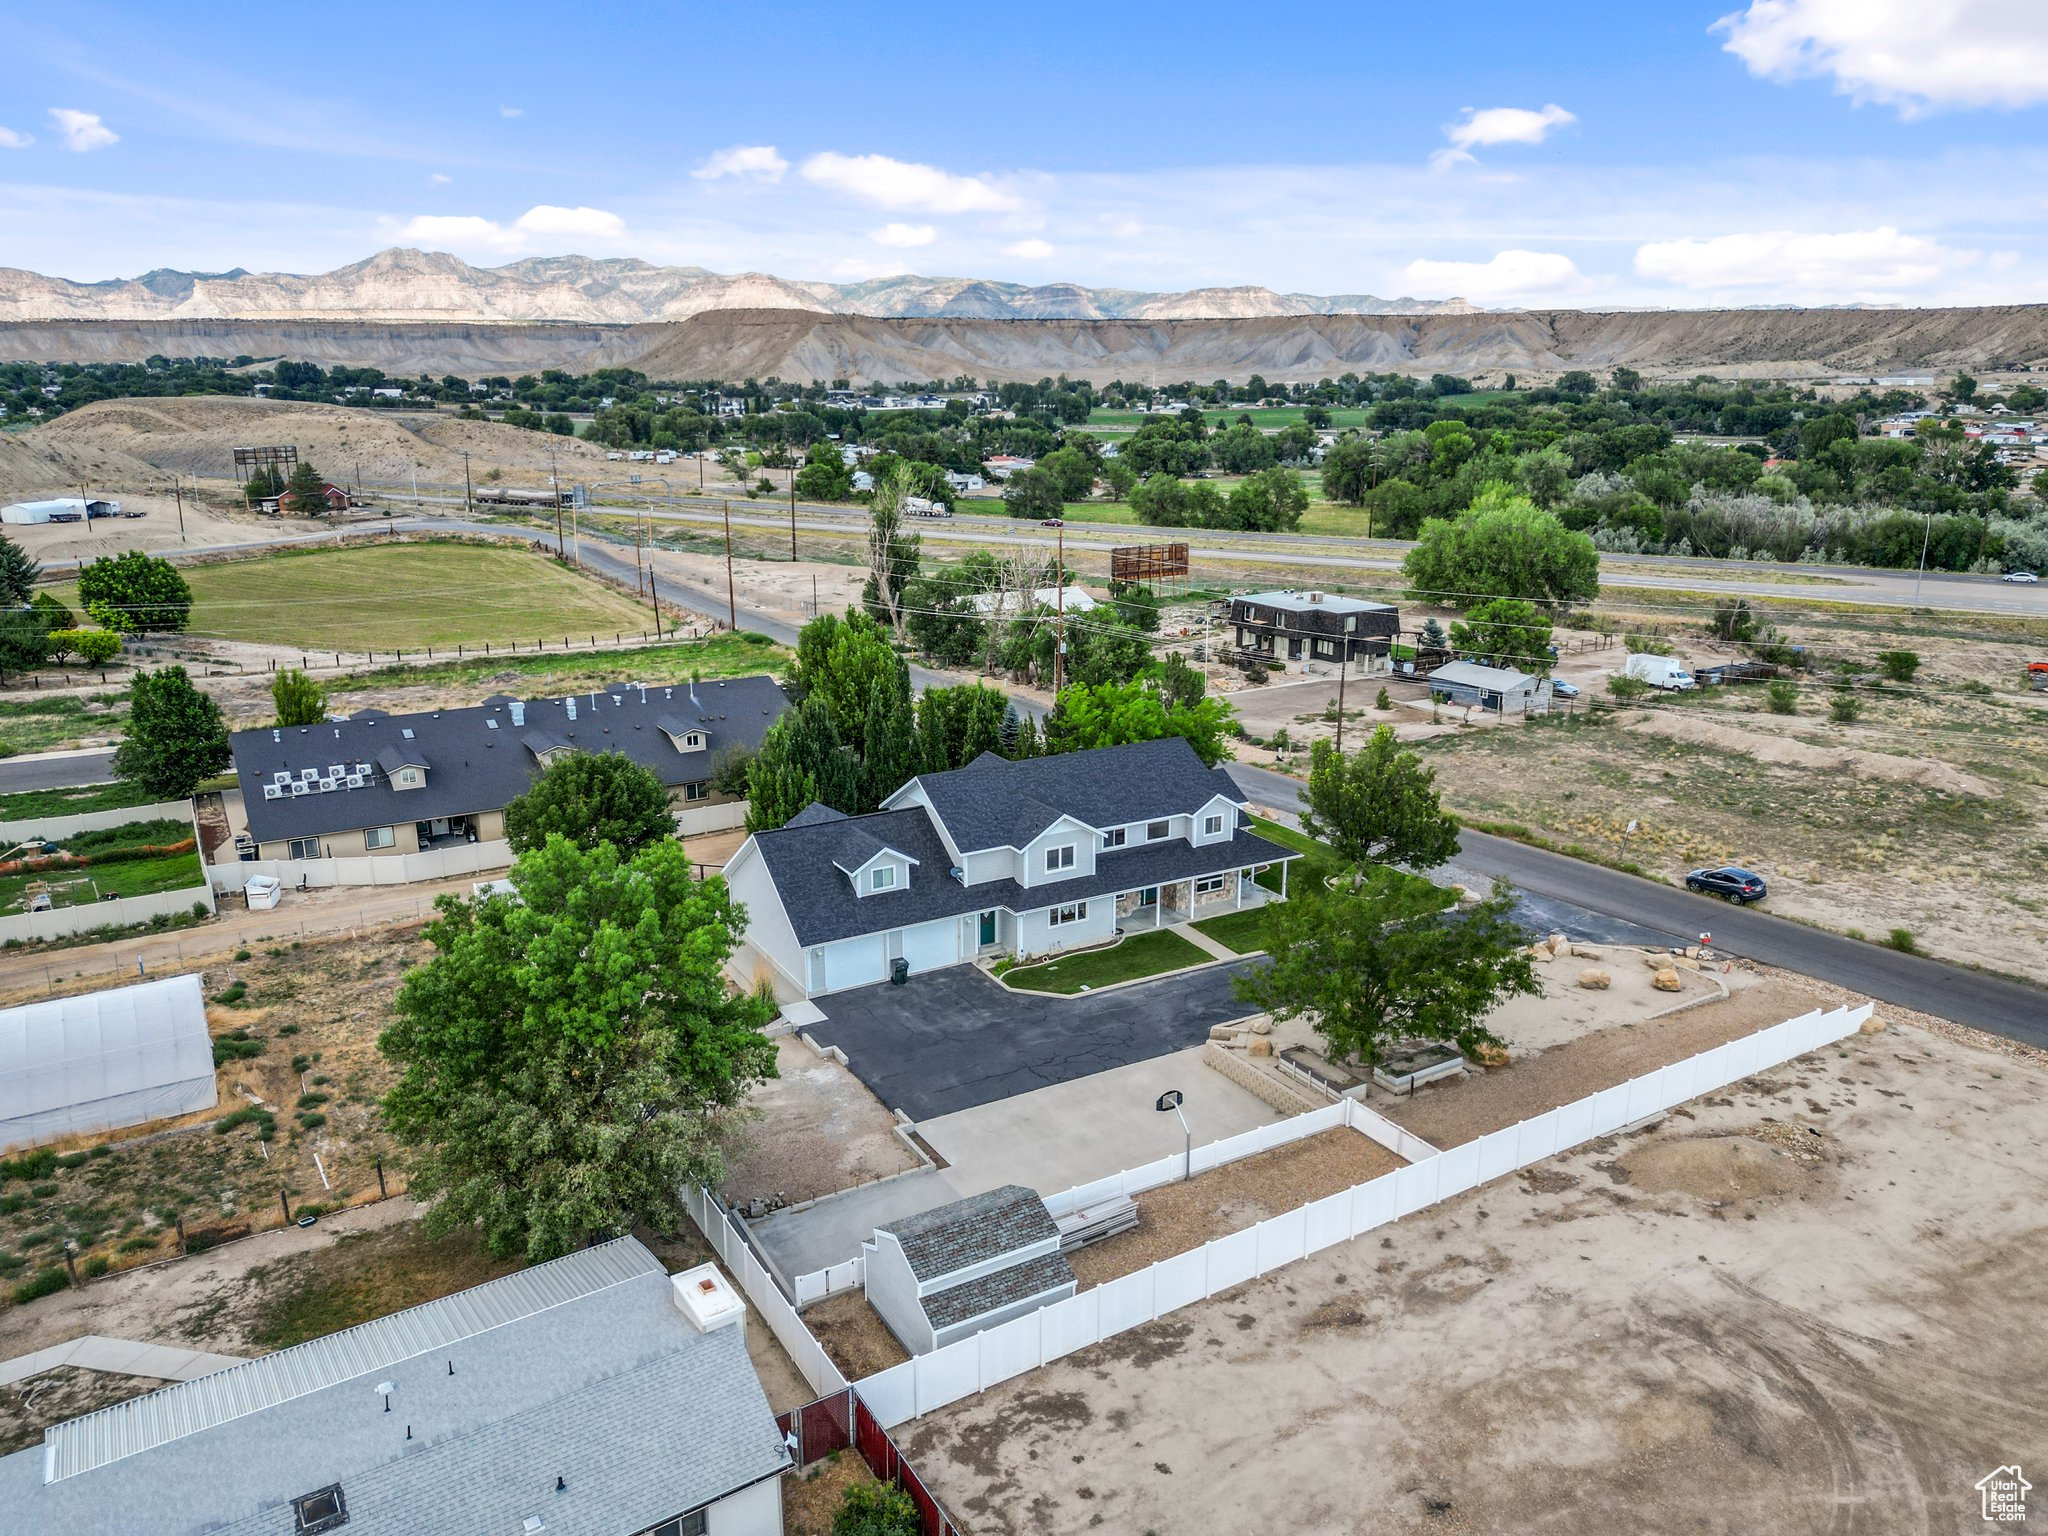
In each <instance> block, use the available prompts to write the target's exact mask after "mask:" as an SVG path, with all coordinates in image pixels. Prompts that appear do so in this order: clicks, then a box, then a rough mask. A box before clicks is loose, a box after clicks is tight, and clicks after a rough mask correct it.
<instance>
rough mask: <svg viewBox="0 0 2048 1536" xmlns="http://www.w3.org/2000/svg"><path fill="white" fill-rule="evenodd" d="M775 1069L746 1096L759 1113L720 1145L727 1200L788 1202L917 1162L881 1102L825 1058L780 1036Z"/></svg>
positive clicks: (791, 1038)
mask: <svg viewBox="0 0 2048 1536" xmlns="http://www.w3.org/2000/svg"><path fill="white" fill-rule="evenodd" d="M775 1070H776V1073H777V1076H775V1077H774V1078H771V1079H770V1080H769V1081H767V1082H765V1083H762V1084H761V1085H760V1086H759V1087H757V1088H756V1089H755V1090H754V1092H753V1095H752V1097H751V1098H750V1099H749V1100H748V1107H749V1108H751V1109H754V1110H756V1111H758V1112H759V1113H760V1116H761V1118H760V1119H758V1120H754V1121H750V1122H749V1123H748V1124H746V1125H744V1126H742V1127H741V1128H740V1131H739V1133H738V1135H737V1136H736V1137H735V1138H734V1140H733V1143H732V1145H731V1146H730V1147H728V1149H727V1151H726V1158H725V1161H726V1175H725V1183H724V1185H723V1186H722V1189H721V1193H723V1194H724V1195H725V1197H726V1198H727V1199H728V1200H734V1201H746V1200H753V1199H767V1198H771V1197H774V1196H780V1197H781V1198H782V1199H784V1200H786V1201H788V1202H789V1203H790V1204H791V1205H794V1204H796V1203H797V1202H798V1201H802V1200H815V1199H817V1197H818V1196H820V1195H829V1194H833V1193H836V1192H837V1191H839V1190H842V1189H851V1188H853V1186H854V1185H856V1184H866V1183H869V1182H871V1181H873V1180H875V1179H879V1178H884V1177H886V1176H887V1175H889V1174H892V1173H901V1172H903V1171H904V1170H905V1169H906V1168H915V1167H916V1166H918V1163H917V1158H916V1157H915V1156H914V1155H913V1154H912V1152H911V1150H910V1149H909V1148H908V1147H906V1146H904V1145H903V1141H902V1139H901V1138H900V1137H898V1136H897V1134H896V1132H895V1128H894V1127H895V1120H894V1118H893V1117H892V1116H891V1115H890V1114H889V1112H888V1111H887V1110H886V1109H884V1108H883V1107H882V1104H881V1101H880V1100H878V1099H877V1098H876V1097H875V1096H874V1095H873V1094H872V1093H870V1092H868V1090H867V1087H866V1085H865V1084H863V1083H862V1082H861V1080H860V1079H859V1078H857V1077H855V1076H854V1075H853V1074H852V1073H851V1072H849V1071H847V1070H846V1068H844V1067H842V1066H841V1065H840V1064H839V1063H838V1062H836V1061H834V1060H833V1059H832V1058H831V1057H829V1056H820V1055H819V1054H818V1053H817V1052H816V1051H814V1050H812V1049H811V1048H810V1047H809V1046H808V1045H805V1044H804V1043H803V1041H801V1040H799V1039H798V1038H797V1037H796V1036H794V1035H784V1036H782V1037H781V1038H780V1039H778V1040H777V1041H776V1042H775Z"/></svg>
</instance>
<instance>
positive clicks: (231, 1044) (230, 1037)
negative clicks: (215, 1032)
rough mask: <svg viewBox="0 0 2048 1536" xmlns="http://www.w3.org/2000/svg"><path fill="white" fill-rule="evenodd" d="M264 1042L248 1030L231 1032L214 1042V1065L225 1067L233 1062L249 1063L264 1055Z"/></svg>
mask: <svg viewBox="0 0 2048 1536" xmlns="http://www.w3.org/2000/svg"><path fill="white" fill-rule="evenodd" d="M263 1044H264V1042H263V1040H262V1038H261V1037H260V1036H257V1035H252V1034H250V1033H249V1031H247V1030H246V1029H236V1030H230V1031H229V1032H228V1033H227V1034H225V1035H221V1036H219V1037H217V1038H216V1039H215V1040H214V1042H213V1064H214V1065H215V1066H216V1067H224V1066H226V1065H227V1064H228V1063H229V1062H231V1061H248V1060H249V1059H250V1058H252V1057H255V1056H261V1055H262V1054H263Z"/></svg>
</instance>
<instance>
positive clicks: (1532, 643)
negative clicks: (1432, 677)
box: [1451, 597, 1550, 677]
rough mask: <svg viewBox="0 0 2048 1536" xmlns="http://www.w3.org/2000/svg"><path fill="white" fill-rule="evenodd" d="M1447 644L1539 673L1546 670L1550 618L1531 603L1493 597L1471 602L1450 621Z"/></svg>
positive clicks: (1496, 663)
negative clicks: (1470, 604) (1455, 619)
mask: <svg viewBox="0 0 2048 1536" xmlns="http://www.w3.org/2000/svg"><path fill="white" fill-rule="evenodd" d="M1451 648H1452V649H1453V650H1455V651H1460V652H1463V653H1464V654H1466V655H1468V656H1476V657H1478V658H1479V659H1480V660H1481V661H1484V662H1486V663H1488V664H1489V665H1493V666H1502V667H1515V668H1519V669H1520V670H1521V671H1524V672H1533V673H1535V674H1537V675H1538V676H1539V677H1540V676H1542V675H1543V674H1544V673H1546V672H1548V671H1549V670H1550V620H1548V619H1546V618H1545V617H1544V616H1543V610H1542V609H1540V608H1538V607H1537V606H1536V605H1535V604H1534V603H1525V602H1523V601H1522V600H1521V599H1520V598H1519V597H1496V598H1494V599H1493V600H1492V601H1490V602H1484V603H1477V604H1474V605H1473V606H1472V607H1471V608H1469V609H1467V610H1466V612H1465V617H1464V618H1463V619H1462V620H1459V621H1457V622H1454V623H1453V624H1452V625H1451Z"/></svg>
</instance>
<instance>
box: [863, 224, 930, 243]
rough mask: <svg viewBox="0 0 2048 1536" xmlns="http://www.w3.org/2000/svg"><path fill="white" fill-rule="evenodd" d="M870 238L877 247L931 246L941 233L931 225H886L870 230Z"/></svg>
mask: <svg viewBox="0 0 2048 1536" xmlns="http://www.w3.org/2000/svg"><path fill="white" fill-rule="evenodd" d="M868 238H869V239H870V240H872V241H874V242H875V244H877V245H895V246H912V245H930V244H931V243H932V242H933V241H934V240H936V239H938V238H939V232H938V231H937V230H936V229H934V228H933V227H932V226H931V225H929V224H884V225H883V226H882V227H881V228H880V229H871V230H869V231H868Z"/></svg>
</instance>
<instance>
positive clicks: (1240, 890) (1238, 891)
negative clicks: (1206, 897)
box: [1230, 869, 1245, 912]
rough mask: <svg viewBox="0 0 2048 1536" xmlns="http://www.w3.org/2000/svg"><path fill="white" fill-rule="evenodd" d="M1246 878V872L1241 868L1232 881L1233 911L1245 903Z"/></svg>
mask: <svg viewBox="0 0 2048 1536" xmlns="http://www.w3.org/2000/svg"><path fill="white" fill-rule="evenodd" d="M1244 880H1245V872H1244V871H1243V870H1241V869H1240V870H1239V871H1238V872H1237V877H1236V878H1235V879H1234V880H1232V881H1231V882H1230V910H1231V911H1233V912H1235V911H1237V910H1238V909H1239V908H1240V907H1242V906H1243V905H1244Z"/></svg>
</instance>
